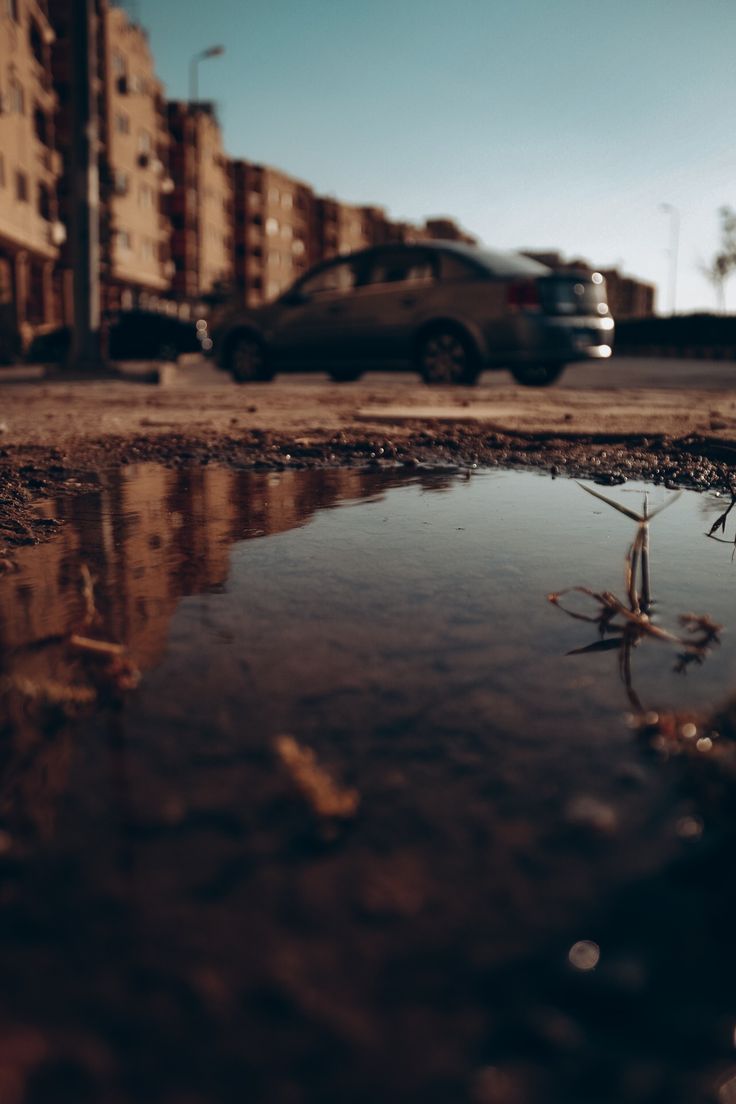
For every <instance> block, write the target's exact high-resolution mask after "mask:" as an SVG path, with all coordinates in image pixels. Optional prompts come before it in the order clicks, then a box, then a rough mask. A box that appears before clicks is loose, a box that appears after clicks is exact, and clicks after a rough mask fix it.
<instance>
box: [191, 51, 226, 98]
mask: <svg viewBox="0 0 736 1104" xmlns="http://www.w3.org/2000/svg"><path fill="white" fill-rule="evenodd" d="M224 53H225V47H224V46H208V47H207V49H206V50H200V52H199V53H198V54H195V55H194V57H193V58H192V59H191V61H190V62H189V102H190V103H197V101H198V100H199V63H200V61H205V59H206V58H213V57H222V55H223V54H224Z"/></svg>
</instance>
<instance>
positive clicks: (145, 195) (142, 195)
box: [138, 184, 153, 210]
mask: <svg viewBox="0 0 736 1104" xmlns="http://www.w3.org/2000/svg"><path fill="white" fill-rule="evenodd" d="M138 206H139V207H144V208H145V209H146V210H150V209H151V207H153V188H151V187H150V186H149V185H148V184H141V186H140V188H139V189H138Z"/></svg>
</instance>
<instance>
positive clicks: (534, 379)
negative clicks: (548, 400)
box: [511, 363, 565, 387]
mask: <svg viewBox="0 0 736 1104" xmlns="http://www.w3.org/2000/svg"><path fill="white" fill-rule="evenodd" d="M564 371H565V365H564V364H544V363H542V364H515V365H514V366H513V368H511V375H512V376H513V377H514V379H515V380H516V382H517V383H520V384H521V385H522V386H523V387H549V385H550V384H551V383H554V382H555V380H558V379H559V378H560V376H561V375H562V373H563V372H564Z"/></svg>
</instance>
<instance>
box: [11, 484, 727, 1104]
mask: <svg viewBox="0 0 736 1104" xmlns="http://www.w3.org/2000/svg"><path fill="white" fill-rule="evenodd" d="M402 482H403V481H402V480H401V479H399V478H397V477H394V476H389V477H387V476H385V475H383V474H380V473H376V475H375V476H373V475H368V476H366V475H365V474H356V473H345V472H338V473H324V474H323V473H303V472H299V473H289V472H284V473H277V474H267V473H256V474H255V475H248V474H244V473H233V472H227V471H219V470H217V469H215V468H212V469H207V470H197V471H194V472H191V473H178V472H170V471H165V470H162V469H159V468H155V467H148V466H142V467H140V468H137V469H134V470H129V471H127V472H122V473H117V474H115V475H113V476H112V477H111V478H110V479H109V480H105V481H103V482H102V484H101V486H100V489H99V491H98V492H97V493H95V494H93V495H88V496H83V497H81V498H79V499H77V500H74V501H69V502H65V501H64V500H60V501H59V502H52V503H49V504H48V506H47V512H48V513H49V514H51V513H56V512H60V513H63V514H64V515H65V518H66V524H65V526H64V529H63V531H62V534H61V536H60V538H59V539H58V540H57V541H56V542H54V543H53V544H49V545H46V546H44V547H41V548H38V549H31V550H29V552H28V553H27V554H24V556H23V557H22V559H21V568H20V571H19V572H18V573H17V574H16V575H14V576H9V577H7V578H5V579H4V580H2V583H0V610H1V611H2V630H1V631H2V643H3V658H2V664H3V666H2V674H3V676H4V678H5V680H6V681H5V684H4V685H5V689H6V693H5V695H4V701H3V709H4V714H3V718H2V720H1V721H0V725H1V726H2V738H3V742H2V745H1V746H2V749H3V752H4V760H3V763H2V768H1V769H0V1021H2V1022H6V1023H12V1024H17V1023H20V1024H30V1025H33V1029H34V1031H37V1033H38V1037H39V1040H40V1042H39V1045H38V1047H37V1050H38V1053H40V1055H41V1058H40V1059H39V1060H38V1063H39V1064H40V1065H41V1071H40V1074H39V1083H42V1084H43V1085H45V1086H46V1090H45V1091H46V1096H45V1097H44V1096H43V1094H42V1093H41V1091H40V1090H39V1091H38V1092H36V1089H35V1087H34V1086H33V1085H31V1088H30V1089H29V1092H28V1094H27V1095H28V1098H29V1099H30V1100H32V1101H33V1104H37V1101H41V1100H43V1101H44V1104H46V1101H53V1104H56V1101H57V1100H62V1099H64V1095H63V1091H62V1090H63V1088H64V1084H66V1083H65V1082H64V1080H63V1078H64V1076H69V1077H72V1082H71V1083H73V1084H75V1085H80V1084H81V1085H86V1088H84V1089H83V1091H82V1089H80V1091H79V1092H78V1093H77V1097H76V1098H75V1099H80V1100H82V1099H85V1094H86V1099H99V1100H111V1101H112V1100H114V1101H121V1104H138V1102H139V1101H142V1100H146V1101H151V1102H152V1104H154V1102H155V1104H170V1102H172V1101H178V1100H181V1101H187V1104H189V1101H192V1102H196V1104H201V1102H204V1101H207V1104H220V1102H221V1101H222V1104H236V1102H237V1104H239V1102H240V1101H241V1100H249V1101H250V1100H253V1101H254V1102H256V1104H261V1102H262V1104H277V1102H279V1104H282V1102H283V1104H287V1102H288V1104H293V1102H295V1101H299V1102H301V1104H307V1102H308V1104H311V1102H312V1101H314V1102H315V1104H317V1102H319V1104H326V1102H335V1104H337V1102H340V1104H341V1102H342V1101H345V1100H350V1101H351V1102H352V1101H355V1104H373V1102H374V1101H375V1100H386V1101H394V1100H396V1101H398V1100H401V1101H402V1102H404V1101H418V1100H422V1101H427V1102H428V1101H433V1102H436V1104H445V1102H446V1101H448V1100H458V1101H462V1100H466V1099H468V1098H471V1099H474V1100H475V1099H478V1100H481V1099H483V1100H485V1099H486V1097H487V1096H489V1094H491V1095H490V1097H489V1099H492V1098H493V1095H492V1094H493V1093H494V1092H495V1093H496V1098H499V1097H498V1093H499V1092H500V1093H501V1094H502V1095H501V1097H500V1098H499V1099H504V1095H503V1094H504V1093H505V1094H506V1096H508V1097H509V1099H510V1098H511V1094H512V1093H515V1094H516V1098H517V1099H519V1100H520V1101H522V1102H523V1104H527V1102H529V1104H531V1101H536V1100H545V1101H549V1102H550V1104H558V1102H559V1104H563V1102H564V1104H580V1102H584V1104H589V1101H590V1100H599V1101H601V1104H603V1102H605V1104H619V1102H620V1101H622V1100H627V1101H632V1104H633V1101H639V1102H641V1104H646V1102H647V1101H649V1100H651V1101H652V1102H653V1101H654V1100H660V1099H665V1100H667V1101H668V1104H675V1102H676V1104H690V1101H691V1100H692V1099H695V1095H694V1094H693V1093H692V1092H690V1089H691V1088H692V1083H691V1081H689V1080H688V1077H689V1076H690V1074H691V1073H692V1071H693V1070H696V1072H697V1074H698V1076H700V1075H701V1074H702V1071H703V1069H704V1068H705V1066H706V1064H707V1063H708V1062H709V1061H711V1060H712V1059H713V1056H714V1054H715V1055H719V1054H720V1052H719V1051H718V1046H719V1037H718V1035H717V1026H716V1025H717V1022H718V1017H719V1015H720V1014H721V1012H722V1009H723V1008H724V1007H725V1008H726V1009H730V1002H731V991H729V992H728V993H727V996H726V997H725V998H724V996H723V990H722V989H719V991H718V993H717V999H716V997H714V995H713V993H712V991H711V990H713V989H715V988H716V983H715V982H713V981H712V980H708V972H709V971H710V973H711V974H712V973H713V964H714V962H720V960H721V959H720V958H719V955H718V949H722V948H723V947H724V946H725V942H726V938H727V937H730V931H729V933H728V936H727V937H726V936H720V937H719V938H720V940H721V942H720V944H719V948H718V949H716V950H713V952H711V951H707V952H705V951H702V952H701V949H702V948H703V947H707V946H708V940H707V938H706V936H707V933H708V931H709V919H710V913H709V912H708V908H706V907H705V906H702V907H701V895H700V894H699V893H693V892H692V885H691V884H689V883H688V880H687V876H685V877H683V883H684V884H682V885H679V884H674V886H673V882H674V883H677V879H676V878H673V876H672V874H671V871H672V868H673V864H677V863H679V862H681V861H682V862H683V863H684V862H685V861H687V859H688V858H689V855H690V853H691V851H692V850H693V849H695V848H697V847H699V846H700V844H701V842H703V841H705V842H706V843H708V842H709V840H710V838H711V835H710V834H711V832H712V828H711V825H710V824H709V823H708V822H707V820H706V818H705V817H704V816H703V815H700V813H699V811H697V810H696V809H694V808H693V807H692V804H691V801H690V798H689V797H687V798H683V795H682V792H681V787H680V783H679V781H678V780H677V779H674V780H673V779H672V778H671V777H670V776H668V775H667V774H666V772H665V771H663V770H661V769H660V767H661V765H660V764H659V763H653V762H652V760H651V759H650V758H645V757H644V756H643V755H642V753H641V749H640V748H639V746H638V745H637V744H636V742H635V741H634V740H633V739H632V735H631V733H630V732H629V731H627V730H626V729H625V728H624V726H623V725H622V717H621V701H620V700H619V699H620V689H619V687H618V686H617V685H615V683H613V680H611V679H610V678H608V677H607V675H608V674H609V672H608V671H607V670H606V667H605V663H606V661H607V659H608V657H607V656H606V655H603V656H600V655H597V654H596V653H595V652H593V653H591V654H589V655H586V656H578V657H577V658H572V659H569V658H566V653H568V652H570V651H571V650H574V649H575V647H576V645H578V644H579V643H580V641H579V639H578V636H579V629H580V626H579V624H578V623H577V622H575V621H572V620H568V619H567V618H561V617H559V615H558V614H557V612H556V611H554V610H551V609H550V607H549V606H548V605H547V604H546V603H545V602H544V601H542V600H541V598H542V596H543V595H544V593H545V592H546V591H547V590H548V588H549V585H550V583H551V582H558V581H559V584H560V585H561V586H566V585H574V584H576V583H578V582H579V581H580V580H581V579H583V580H584V581H586V582H590V581H592V582H595V581H596V580H597V579H600V578H601V577H603V578H608V577H609V575H612V574H613V573H616V574H618V573H619V572H620V568H621V563H620V561H621V555H620V550H621V547H622V543H623V539H624V532H625V535H627V536H628V529H626V530H624V529H621V528H620V526H621V524H622V522H621V519H620V518H619V517H616V516H614V515H613V514H612V512H611V511H609V510H607V509H605V511H604V516H603V517H601V516H595V515H594V516H592V517H591V511H590V501H589V500H586V499H585V497H584V496H583V495H582V494H581V493H580V491H579V490H578V488H576V487H575V486H574V485H572V484H567V483H565V482H563V481H556V482H555V483H550V482H549V481H545V480H544V479H543V478H541V477H538V476H528V475H511V474H500V475H498V476H487V477H486V476H483V477H479V478H476V477H474V478H473V479H471V480H465V479H456V478H453V477H451V476H448V477H447V478H445V479H444V480H442V481H437V480H435V478H434V477H429V476H428V477H427V478H426V480H425V483H424V485H423V486H417V485H416V482H415V480H410V481H409V485H407V486H403V485H402ZM437 487H442V488H444V491H443V494H442V495H434V494H431V493H426V492H429V491H431V490H434V489H435V488H437ZM343 504H346V506H347V508H345V509H334V508H330V509H323V507H336V506H341V505H343ZM681 506H682V512H681V511H680V508H679V507H678V511H676V512H675V511H671V512H669V513H666V514H664V515H663V516H662V519H661V521H662V524H661V529H660V526H659V522H658V523H657V524H658V538H657V548H658V549H659V548H663V549H664V548H667V550H668V555H667V556H666V557H665V556H661V557H659V559H658V562H657V573H656V579H657V586H658V588H661V590H658V596H659V594H661V595H662V599H663V601H662V607H661V608H662V613H663V617H664V618H665V620H666V621H667V622H669V623H672V616H673V611H672V609H670V608H669V607H668V596H670V595H673V596H678V601H679V595H680V593H681V588H682V586H683V585H684V582H686V581H687V580H688V577H689V571H690V568H689V564H690V562H691V559H690V556H691V554H695V553H697V551H698V550H699V549H700V548H701V546H702V545H703V544H705V543H706V542H703V541H702V537H701V536H700V533H699V530H696V526H695V525H694V524H693V518H694V517H697V510H699V509H700V508H701V503H700V501H699V500H691V499H690V498H688V496H683V499H682V500H681ZM609 515H610V516H609ZM307 521H309V522H310V524H305V522H307ZM628 525H629V522H628V520H627V521H626V522H625V526H628ZM617 526H618V528H617ZM700 528H702V526H701V527H700ZM540 532H543V534H544V539H543V540H540ZM252 538H259V539H252ZM660 542H661V543H660ZM718 551H719V550H718V549H717V548H716V547H715V546H706V550H705V555H706V556H707V555H708V554H709V553H711V552H712V553H714V554H715V553H716V552H718ZM683 565H684V568H683ZM84 567H86V568H87V570H88V571H89V573H90V578H86V577H85V572H84V570H83V568H84ZM718 570H719V565H718V562H717V557H716V556H715V555H714V556H713V559H712V562H711V569H710V571H708V572H703V575H702V578H701V577H698V578H697V579H696V580H695V583H694V584H693V588H692V589H693V594H692V600H693V604H694V608H709V604H708V603H709V601H710V598H711V597H712V595H713V593H717V594H723V598H722V602H721V608H722V611H723V619H724V620H736V610H734V608H733V607H734V603H735V602H736V597H734V596H733V595H732V591H728V589H727V588H725V587H724V586H723V580H724V578H727V577H728V576H729V574H730V572H729V565H725V567H724V570H723V574H722V575H720V576H719V574H718ZM678 572H679V574H678ZM591 576H592V579H591ZM90 581H91V582H92V583H93V590H94V595H93V599H90ZM699 586H700V589H698V587H699ZM591 589H592V587H591ZM639 591H641V587H639ZM624 604H626V603H624ZM640 605H641V603H640ZM676 608H677V609H679V608H681V607H680V606H679V605H678V606H677V607H676ZM97 613H99V618H97V617H96V614H97ZM82 627H84V634H85V635H89V636H94V637H96V638H97V639H99V640H106V641H108V642H110V641H111V642H113V643H120V644H124V645H126V646H127V648H128V649H129V653H130V657H131V660H132V661H134V662H135V663H136V664H137V665H138V666H140V667H141V668H142V669H143V673H144V677H143V679H142V681H141V683H140V685H139V686H138V687H137V688H135V689H134V690H132V691H124V692H122V693H120V692H118V690H117V688H116V687H115V685H113V686H112V688H111V687H110V685H109V683H108V682H106V681H105V677H104V676H103V673H102V668H101V667H100V666H99V664H98V662H97V661H96V660H95V659H94V657H93V656H91V655H88V654H86V653H84V652H79V651H77V650H75V649H73V648H72V647H70V635H71V634H73V633H75V632H79V631H80V629H81V628H82ZM616 643H620V642H619V641H617V642H616ZM641 653H642V654H641V655H640V659H639V664H640V675H641V679H642V681H643V682H644V683H645V684H646V685H647V686H649V687H651V688H652V693H653V694H654V693H656V694H657V695H658V696H659V698H660V700H666V701H673V702H677V701H680V700H683V699H684V700H689V699H690V697H691V696H693V697H697V696H698V695H699V698H698V700H699V703H700V704H702V702H703V701H704V700H708V699H709V698H712V697H713V695H714V688H718V689H719V692H721V693H722V691H723V687H724V686H725V685H727V684H728V679H729V677H730V673H731V672H732V671H733V669H734V667H735V666H736V658H735V656H734V648H733V646H732V645H730V644H729V641H728V639H727V638H726V639H724V645H723V647H722V648H721V649H720V650H719V652H718V653H717V654H715V655H714V656H713V661H712V662H710V663H709V664H708V665H706V667H705V668H703V670H702V671H701V672H699V677H698V679H697V680H696V679H693V680H689V685H683V683H684V680H682V679H679V678H675V677H674V676H673V674H672V671H671V656H670V655H668V654H667V649H665V648H649V649H641ZM9 686H12V690H8V687H9ZM85 692H87V693H92V694H94V695H95V703H96V707H95V709H94V710H90V709H89V708H87V704H86V703H85V700H84V694H85ZM678 695H679V697H678ZM77 696H78V699H77ZM315 821H317V822H319V823H318V824H317V826H316V827H315ZM325 822H327V825H328V827H329V829H330V830H329V831H324V830H320V828H322V829H324V827H325ZM686 874H687V871H686ZM715 881H716V879H715V878H712V879H711V882H715ZM718 884H719V885H720V881H719V882H718ZM712 903H713V902H712V901H711V902H710V904H712ZM733 914H734V910H733V909H732V908H729V909H728V910H727V911H726V912H724V914H723V915H724V917H727V918H728V920H729V922H730V918H731V917H732V916H733ZM712 915H720V914H718V913H717V912H716V910H715V909H714V910H713V911H712ZM724 924H725V921H724ZM725 926H726V927H728V924H725ZM671 932H674V934H671ZM701 953H703V954H705V953H707V955H708V958H707V960H706V961H705V963H704V961H703V959H701V958H699V957H698V956H699V954H701ZM722 957H723V956H721V958H722ZM673 962H674V965H673ZM693 976H695V977H696V978H697V977H698V976H702V977H704V978H706V981H704V982H701V983H700V984H699V985H698V984H696V982H695V981H694V980H693ZM719 984H720V982H719ZM723 988H725V989H728V988H729V986H728V984H727V983H726V982H725V981H724V983H723ZM693 991H697V994H698V1000H697V1001H696V1002H695V1004H693V1001H692V1000H691V996H692V993H693ZM693 1008H695V1011H693ZM729 1022H731V1021H730V1020H729ZM696 1029H697V1030H696ZM698 1032H699V1033H698ZM693 1040H695V1041H693ZM1 1042H2V1032H0V1043H1ZM33 1053H34V1055H35V1053H36V1051H34V1052H33ZM34 1061H36V1059H35V1058H34ZM1 1065H2V1052H1V1051H0V1066H1ZM70 1069H71V1070H72V1074H69V1070H70ZM601 1070H604V1071H605V1077H602V1075H601ZM686 1073H687V1077H686V1076H685V1074H686ZM73 1077H76V1078H77V1080H76V1081H74V1080H73ZM85 1077H86V1078H87V1081H86V1082H84V1078H85ZM652 1085H655V1089H656V1092H655V1090H653V1089H652V1088H651V1086H652ZM642 1086H643V1087H642ZM31 1090H33V1091H31ZM64 1091H65V1090H64ZM34 1092H36V1095H35V1096H34V1095H33V1093H34ZM647 1093H649V1095H647ZM656 1093H659V1096H657V1095H656ZM483 1094H485V1095H483ZM67 1095H68V1094H67Z"/></svg>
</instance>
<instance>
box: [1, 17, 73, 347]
mask: <svg viewBox="0 0 736 1104" xmlns="http://www.w3.org/2000/svg"><path fill="white" fill-rule="evenodd" d="M53 39H54V32H53V30H52V26H51V23H50V20H49V16H48V10H47V6H46V4H45V3H42V2H39V0H6V2H5V3H3V4H2V5H0V363H1V362H2V361H3V360H4V359H5V360H7V359H11V358H12V357H13V356H15V355H17V354H18V353H19V352H20V350H21V349H22V347H23V346H24V345H25V344H27V342H28V340H29V339H30V336H31V334H32V333H33V332H34V330H36V329H38V328H40V327H43V326H50V325H53V324H55V323H57V322H58V321H59V320H60V317H61V309H62V307H61V283H60V275H59V273H58V271H57V261H58V257H59V247H60V245H61V243H62V241H63V239H64V235H65V231H64V227H63V225H62V224H61V223H60V221H59V210H58V200H57V185H58V181H59V178H60V176H61V172H62V159H61V156H60V154H59V152H58V150H57V144H56V140H57V135H56V109H57V104H58V100H57V95H56V92H55V90H54V86H53V82H52V80H51V45H52V42H53Z"/></svg>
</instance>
